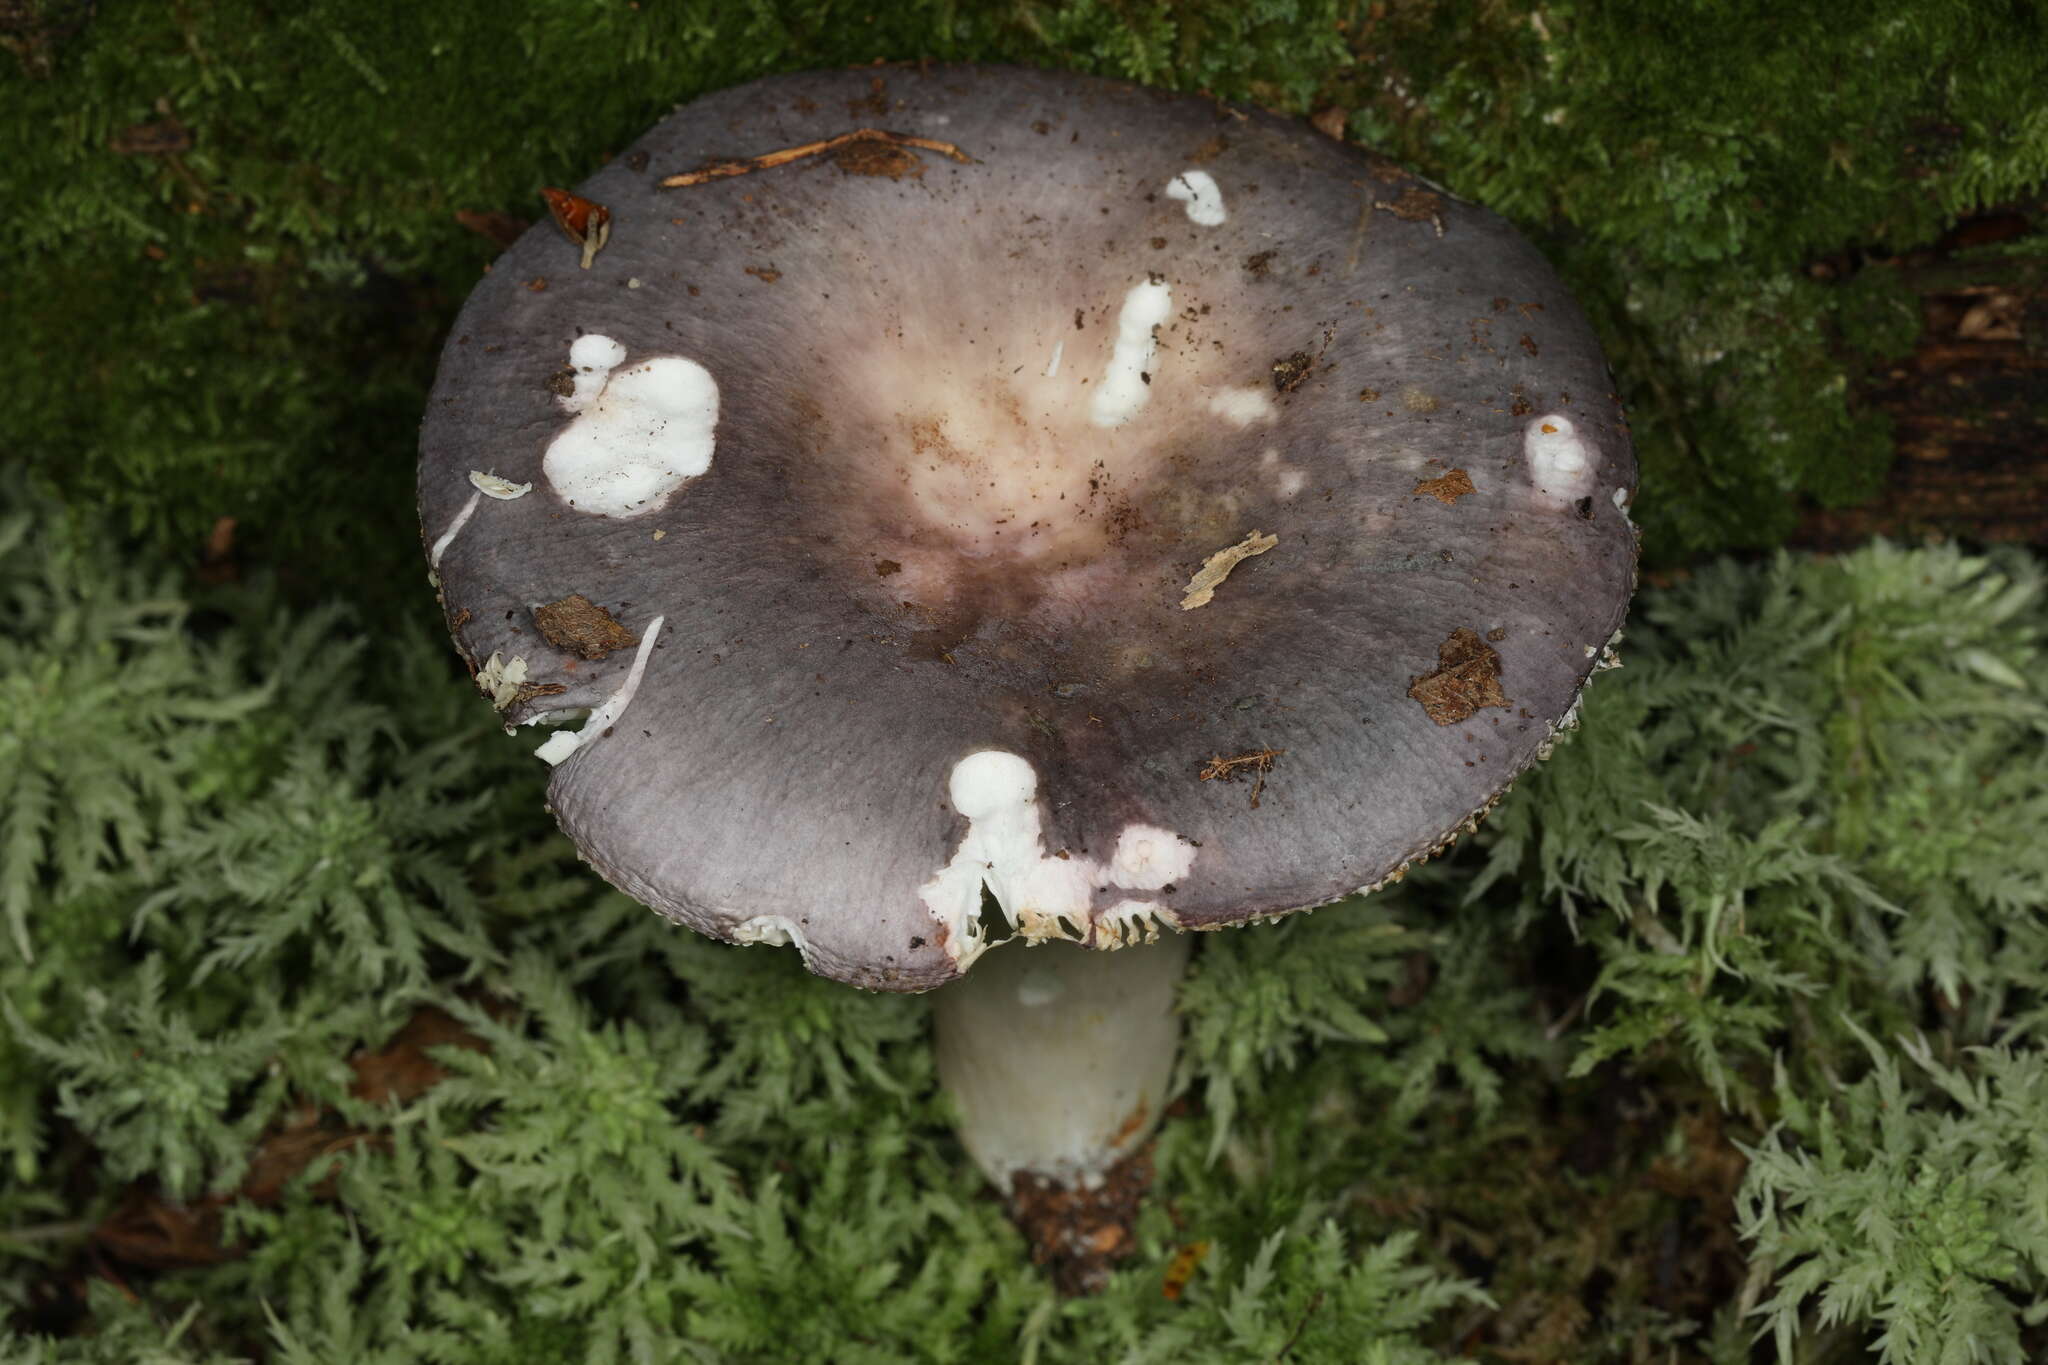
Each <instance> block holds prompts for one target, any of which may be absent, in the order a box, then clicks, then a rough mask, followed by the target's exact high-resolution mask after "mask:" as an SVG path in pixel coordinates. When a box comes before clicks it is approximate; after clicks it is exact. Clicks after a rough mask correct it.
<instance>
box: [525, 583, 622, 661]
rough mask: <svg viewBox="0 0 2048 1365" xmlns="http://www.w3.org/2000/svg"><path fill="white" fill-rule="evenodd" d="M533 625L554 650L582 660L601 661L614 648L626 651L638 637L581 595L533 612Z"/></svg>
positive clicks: (541, 607)
mask: <svg viewBox="0 0 2048 1365" xmlns="http://www.w3.org/2000/svg"><path fill="white" fill-rule="evenodd" d="M533 624H534V625H536V626H538V627H539V628H540V633H541V634H542V635H544V636H546V637H547V642H548V643H549V644H551V645H553V646H554V647H555V648H556V649H560V650H566V651H567V652H569V653H571V654H576V655H579V656H581V657H582V658H585V659H602V658H604V657H605V656H606V655H607V654H610V653H611V652H612V651H613V650H615V649H630V648H632V647H633V646H634V645H637V644H639V643H640V637H639V636H637V635H635V634H634V633H633V632H632V631H630V630H627V629H626V628H625V627H624V626H622V625H620V624H619V623H618V622H617V621H616V620H614V619H613V618H612V614H611V613H610V612H608V611H606V610H605V609H604V608H603V607H600V606H599V605H597V603H595V602H593V601H591V600H590V599H589V598H587V597H585V596H584V595H583V594H582V593H580V592H579V593H571V594H570V595H569V596H567V597H564V598H563V599H562V600H561V601H559V602H549V603H547V604H546V605H544V606H538V607H535V608H534V609H533Z"/></svg>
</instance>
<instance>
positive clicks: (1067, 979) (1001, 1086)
mask: <svg viewBox="0 0 2048 1365" xmlns="http://www.w3.org/2000/svg"><path fill="white" fill-rule="evenodd" d="M1189 947H1190V936H1189V935H1187V934H1180V933H1167V934H1164V935H1162V936H1161V938H1160V940H1159V941H1158V942H1156V943H1149V944H1138V945H1134V946H1132V947H1128V948H1119V949H1116V950H1114V951H1107V952H1105V951H1101V950H1098V949H1093V948H1083V947H1080V946H1079V945H1077V944H1073V943H1066V942H1058V941H1054V942H1047V943H1042V944H1039V945H1037V946H1034V947H1026V946H1024V945H1023V944H1013V945H1011V946H1010V947H1008V948H1007V950H1004V951H997V952H991V953H988V954H986V955H985V956H984V957H983V959H982V960H981V962H979V963H978V964H976V966H975V968H974V970H973V971H972V972H971V973H969V974H968V975H967V976H966V978H964V979H963V980H960V981H956V982H954V983H953V984H951V985H949V986H946V987H943V988H942V989H941V990H939V991H938V993H937V994H936V995H935V996H934V997H933V999H934V1002H935V1004H934V1007H935V1015H934V1031H935V1035H936V1036H935V1040H934V1042H935V1047H936V1050H937V1054H938V1063H939V1083H940V1084H941V1085H942V1086H944V1087H945V1090H946V1093H947V1094H948V1095H950V1096H951V1097H952V1099H953V1103H954V1105H955V1107H957V1108H958V1110H959V1111H960V1140H961V1141H962V1142H963V1143H965V1144H966V1146H967V1151H968V1154H969V1155H970V1156H972V1157H973V1158H974V1160H975V1162H976V1164H978V1165H979V1166H980V1167H981V1169H982V1170H983V1171H984V1172H986V1173H987V1175H988V1178H989V1179H990V1180H992V1181H994V1182H995V1185H996V1188H997V1189H999V1190H1002V1191H1004V1192H1005V1193H1008V1192H1009V1191H1010V1182H1011V1179H1012V1177H1014V1176H1015V1175H1017V1174H1018V1173H1019V1172H1031V1173H1033V1174H1036V1175H1040V1176H1043V1177H1045V1178H1047V1179H1048V1180H1053V1181H1057V1182H1058V1183H1060V1184H1062V1185H1067V1186H1070V1187H1071V1186H1082V1187H1093V1186H1094V1185H1096V1184H1098V1183H1100V1181H1101V1179H1102V1176H1103V1173H1104V1172H1106V1171H1107V1170H1108V1169H1109V1168H1110V1167H1111V1166H1114V1165H1115V1164H1116V1163H1117V1162H1118V1161H1120V1160H1122V1159H1123V1158H1124V1157H1126V1156H1129V1155H1130V1154H1131V1153H1132V1152H1134V1151H1136V1150H1137V1148H1138V1147H1139V1145H1140V1144H1142V1143H1143V1142H1144V1140H1145V1139H1146V1138H1147V1137H1148V1136H1150V1135H1151V1132H1152V1129H1153V1128H1154V1127H1155V1126H1156V1125H1157V1124H1158V1122H1159V1113H1160V1110H1161V1108H1162V1107H1163V1106H1164V1105H1165V1103H1166V1087H1167V1083H1168V1082H1169V1081H1170V1080H1171V1079H1172V1075H1173V1059H1174V1054H1175V1053H1176V1052H1177V1051H1178V1049H1179V1047H1180V1017H1179V1016H1178V1015H1176V1014H1175V1013H1174V1011H1173V996H1174V989H1175V987H1177V986H1178V985H1179V984H1180V979H1181V975H1182V973H1183V972H1184V971H1185V970H1186V968H1187V962H1188V950H1189Z"/></svg>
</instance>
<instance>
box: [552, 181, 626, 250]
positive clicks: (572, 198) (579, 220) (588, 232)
mask: <svg viewBox="0 0 2048 1365" xmlns="http://www.w3.org/2000/svg"><path fill="white" fill-rule="evenodd" d="M540 197H541V198H543V199H545V200H547V202H548V216H549V217H550V218H553V219H554V220H555V226H556V227H558V228H560V229H561V230H562V235H563V236H564V237H567V238H568V239H569V241H570V242H571V243H572V244H574V245H575V246H578V247H580V248H582V251H583V258H582V264H583V268H584V269H585V270H588V269H590V263H591V262H592V261H594V260H596V259H597V253H598V252H600V251H602V250H604V244H605V243H606V242H608V241H610V240H611V236H612V211H611V210H610V209H608V208H606V207H605V206H604V205H603V204H599V203H595V202H593V201H591V200H589V199H585V198H584V197H583V196H582V195H580V194H571V193H569V191H567V190H556V189H544V190H542V191H541V192H540Z"/></svg>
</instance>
